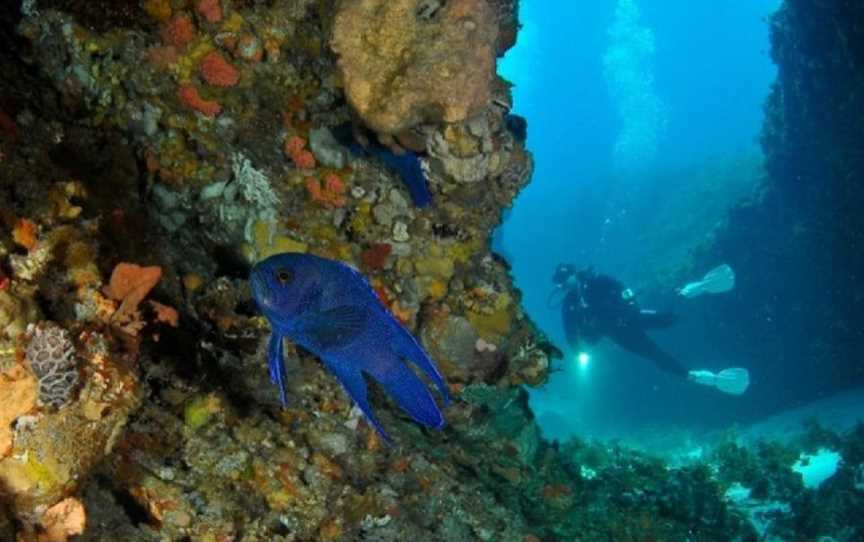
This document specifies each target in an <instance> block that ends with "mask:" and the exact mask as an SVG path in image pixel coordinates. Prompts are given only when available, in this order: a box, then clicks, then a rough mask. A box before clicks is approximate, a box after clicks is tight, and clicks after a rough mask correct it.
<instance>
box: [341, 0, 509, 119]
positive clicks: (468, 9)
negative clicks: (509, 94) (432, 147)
mask: <svg viewBox="0 0 864 542" xmlns="http://www.w3.org/2000/svg"><path fill="white" fill-rule="evenodd" d="M333 25H334V26H333V38H332V41H331V45H332V47H333V50H334V51H335V52H336V54H337V55H339V68H340V73H341V75H342V78H343V79H344V82H345V94H346V97H347V98H348V100H349V102H350V103H351V105H352V106H353V107H354V109H355V110H356V111H357V113H358V114H359V115H360V117H361V118H362V119H363V121H364V122H365V123H366V124H367V125H368V126H369V127H370V128H372V129H373V130H375V131H377V132H381V133H385V134H397V133H399V132H403V131H405V130H406V129H408V128H411V127H413V126H416V125H418V124H420V123H423V122H429V123H437V122H441V121H444V122H459V121H462V120H465V119H466V118H467V117H468V116H469V115H470V114H471V113H472V112H475V111H477V110H480V109H481V108H483V107H485V106H486V105H487V103H488V101H489V96H490V86H491V83H492V77H493V74H494V72H495V57H496V48H495V42H496V39H497V35H498V26H497V21H496V19H495V17H494V15H493V12H492V10H491V9H490V7H489V4H488V3H487V2H486V0H451V1H448V2H427V1H424V0H374V1H363V2H357V1H349V2H341V3H340V7H339V11H338V12H337V14H336V16H335V18H334V22H333Z"/></svg>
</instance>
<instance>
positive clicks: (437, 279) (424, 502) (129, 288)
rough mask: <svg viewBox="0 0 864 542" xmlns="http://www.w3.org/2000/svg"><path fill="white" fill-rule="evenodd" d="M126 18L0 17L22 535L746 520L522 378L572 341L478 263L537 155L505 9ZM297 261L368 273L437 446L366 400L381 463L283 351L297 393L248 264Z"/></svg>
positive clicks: (494, 530) (268, 11)
mask: <svg viewBox="0 0 864 542" xmlns="http://www.w3.org/2000/svg"><path fill="white" fill-rule="evenodd" d="M107 3H110V2H108V0H99V1H98V2H92V3H86V2H84V3H82V2H78V1H73V0H64V1H60V0H57V1H56V2H47V1H46V2H44V3H43V2H37V3H34V2H25V5H26V6H28V7H29V9H27V10H25V13H24V17H23V20H21V21H20V22H19V21H18V19H19V17H20V14H19V10H17V9H15V10H14V16H11V17H10V13H12V12H11V11H10V10H9V9H8V8H7V7H2V8H0V22H2V23H3V30H4V32H2V33H0V40H7V39H8V37H9V36H13V35H15V30H16V29H17V32H18V36H19V38H20V41H23V42H25V44H26V46H25V45H23V44H22V43H20V42H19V41H15V40H9V41H11V42H14V43H11V45H10V47H6V48H0V61H2V62H3V65H4V66H6V67H7V68H8V69H7V71H6V74H8V75H9V77H5V78H3V79H0V113H2V114H0V153H2V157H3V158H2V160H3V167H2V168H0V221H2V224H4V225H6V224H8V225H11V226H14V227H13V228H12V229H13V230H14V231H12V232H11V233H7V232H6V230H2V231H0V362H2V363H0V369H2V371H0V386H2V387H3V389H6V390H7V391H9V392H10V397H9V398H10V399H11V398H13V397H12V396H13V395H14V398H15V399H16V400H15V401H11V400H10V401H6V400H5V399H6V396H5V395H2V394H0V409H3V410H4V411H3V412H0V419H2V421H4V425H6V426H7V427H9V428H10V430H9V431H8V432H5V433H4V434H3V435H0V437H2V439H0V446H2V449H0V452H2V454H3V456H2V457H0V493H2V498H3V502H4V503H6V504H7V505H9V506H10V507H11V508H12V509H13V510H14V512H15V514H17V517H18V519H19V522H20V524H21V525H22V527H23V526H26V528H24V531H25V532H24V533H23V534H22V537H24V536H28V537H29V538H22V539H24V540H28V542H29V540H31V539H36V538H37V535H38V534H44V533H42V532H41V531H40V532H37V531H36V530H34V529H36V526H38V525H41V529H44V530H45V532H49V531H50V532H54V531H55V530H56V531H58V532H60V533H61V534H59V535H58V536H59V537H62V536H65V535H64V534H62V533H67V534H72V533H74V532H77V531H78V530H79V529H80V525H81V521H80V519H81V511H82V510H81V509H80V508H79V506H78V505H77V504H75V503H79V502H80V504H81V506H82V507H83V510H84V512H85V513H86V517H87V521H86V529H85V533H84V534H83V535H82V540H94V541H95V540H99V541H101V540H111V539H122V540H124V541H126V540H128V541H139V540H147V541H150V540H155V539H162V540H184V539H189V540H240V539H243V540H286V541H301V540H322V541H329V540H376V541H381V542H386V541H403V540H418V541H419V540H442V541H450V540H503V541H519V540H536V539H538V538H541V539H543V540H576V539H588V540H629V539H635V538H637V537H641V538H653V539H658V540H679V539H685V538H686V537H688V536H691V537H692V536H694V535H693V534H692V533H693V532H696V533H697V534H698V536H701V537H704V538H705V539H714V540H725V539H734V538H735V536H736V535H744V534H747V531H746V530H744V529H742V528H741V524H740V521H738V518H736V517H734V516H730V515H729V514H726V513H724V511H725V504H724V501H723V499H722V498H721V496H720V495H721V494H722V492H721V491H720V490H719V489H718V486H717V485H716V483H715V482H714V481H713V480H711V479H709V478H708V477H707V475H705V473H703V472H701V471H698V470H697V471H689V470H686V471H681V470H676V471H674V474H673V475H670V474H669V471H668V470H667V469H666V468H665V466H663V465H661V464H659V462H657V461H653V460H649V459H646V458H645V457H644V456H641V455H638V454H632V453H630V452H626V451H623V450H617V449H615V450H610V449H607V448H606V447H604V446H600V445H596V446H593V445H592V446H587V445H582V444H580V443H573V444H572V445H570V446H569V447H561V446H558V445H557V444H553V443H548V442H545V441H544V440H543V439H542V438H541V436H540V431H539V428H538V426H537V424H536V423H535V422H534V419H533V415H532V413H531V411H530V409H529V408H528V403H527V393H526V392H525V391H524V390H523V389H522V386H523V385H532V386H533V385H540V384H542V383H543V382H544V381H545V380H546V378H547V376H548V373H549V371H550V363H551V361H552V360H553V359H554V357H555V356H556V350H555V348H554V347H553V346H552V345H550V344H548V342H547V341H545V339H544V338H543V337H542V335H541V334H539V333H538V331H537V330H536V329H535V328H534V326H533V325H532V324H531V322H530V320H529V319H528V318H527V316H526V315H525V313H524V312H523V310H522V307H521V305H520V294H519V292H518V291H517V290H516V289H515V288H514V286H513V284H512V281H511V277H510V275H509V270H508V267H507V265H506V263H505V262H503V261H501V260H500V259H499V258H497V257H496V256H495V255H493V254H492V253H491V251H490V249H489V246H488V239H489V238H490V237H491V234H492V231H493V230H494V228H495V227H496V226H497V225H498V224H499V222H500V218H501V212H502V209H504V208H506V207H508V206H509V205H511V204H512V201H513V198H514V197H515V196H516V194H517V193H518V192H519V191H520V190H521V189H522V188H523V187H524V186H525V185H526V184H527V182H528V181H529V180H530V177H531V173H532V169H533V162H532V158H531V156H530V154H529V153H528V152H527V151H526V149H525V147H524V126H522V127H521V128H519V129H516V130H514V128H513V124H512V123H509V124H508V122H507V120H506V118H505V115H506V110H507V109H508V108H509V106H510V96H509V88H508V85H507V84H506V83H505V82H503V81H502V80H499V79H495V78H494V70H495V58H496V55H498V54H500V53H501V52H502V50H503V49H504V48H506V47H507V46H508V44H509V43H512V32H513V30H514V29H515V25H514V21H515V14H516V11H517V10H516V2H513V1H504V0H500V1H499V0H496V1H493V2H487V1H486V0H448V1H446V2H444V1H434V0H427V1H422V2H421V1H416V0H414V1H412V0H392V1H384V0H344V1H342V2H339V3H338V4H337V3H335V2H333V1H332V0H318V1H316V0H285V1H280V2H240V1H236V2H229V1H221V2H213V1H211V0H202V1H195V2H182V1H173V0H142V1H141V2H131V1H130V2H123V3H122V6H123V9H122V10H118V11H117V12H104V11H103V10H101V9H96V8H98V7H101V6H105V5H106V4H107ZM91 4H92V5H91ZM119 5H120V4H118V6H119ZM94 6H95V7H94ZM36 8H40V9H36ZM103 13H104V15H103ZM4 14H5V15H4ZM508 25H509V26H508ZM499 27H500V28H505V27H506V28H509V30H506V31H507V32H510V35H509V37H507V38H506V39H503V40H502V39H501V34H500V33H499ZM331 46H332V49H333V51H331V50H330V48H331ZM333 52H335V53H336V55H334V54H333ZM217 58H218V59H219V60H218V61H215V60H214V59H217ZM22 59H26V61H27V62H30V64H25V63H24V61H23V60H22ZM337 59H338V60H337ZM490 87H491V88H490ZM34 89H35V90H34ZM490 93H491V95H490ZM6 96H11V97H13V98H14V99H9V100H6V99H5V97H6ZM358 116H359V117H360V119H361V120H362V121H363V122H365V123H366V124H367V125H368V126H369V127H370V128H371V129H373V130H374V131H376V132H378V133H379V135H397V136H398V139H399V141H400V142H401V143H402V144H403V145H404V146H406V147H410V148H411V149H412V150H413V151H415V152H417V153H418V154H417V155H414V156H415V158H416V160H417V162H415V163H412V164H411V165H412V168H411V170H412V171H413V172H414V173H415V174H416V173H417V171H420V172H422V179H421V180H422V182H423V183H424V187H425V188H426V189H428V192H429V199H430V200H431V202H429V204H428V205H427V206H425V207H418V206H416V205H414V204H412V199H411V193H410V191H409V190H407V189H406V187H405V184H406V183H405V182H403V181H404V180H405V179H404V178H403V177H402V175H401V173H402V171H401V170H399V168H395V167H391V166H390V165H388V160H387V158H393V156H390V155H388V154H387V153H388V152H389V151H388V150H387V149H386V148H383V147H382V148H380V149H378V151H379V154H378V158H376V157H375V155H373V154H371V153H355V152H352V151H353V150H355V148H356V145H353V144H351V143H359V141H357V140H354V141H353V142H351V141H348V142H346V141H345V138H343V137H340V135H344V132H346V131H347V132H349V133H350V132H351V127H350V126H348V125H349V124H350V123H351V121H352V120H356V118H357V117H358ZM346 127H347V128H348V129H347V130H346V129H345V128H346ZM407 128H412V130H410V131H409V133H405V130H406V129H407ZM350 138H351V136H350V135H349V136H348V139H350ZM409 141H410V145H409V144H408V143H407V142H409ZM349 146H350V147H351V148H350V149H349ZM382 156H383V157H384V159H381V157H382ZM400 156H403V155H400ZM389 162H390V163H393V162H397V163H402V162H399V160H395V159H393V160H390V161H389ZM58 179H63V181H61V182H58ZM414 180H415V181H416V180H417V179H414ZM286 251H291V252H310V253H314V254H317V255H319V256H324V257H328V258H332V259H338V260H340V261H343V262H346V263H348V264H350V265H353V266H354V267H356V268H357V269H358V270H359V271H360V272H361V273H363V275H364V276H366V277H367V278H368V279H369V281H370V283H371V285H372V287H373V288H374V289H375V291H376V293H377V294H378V296H379V298H380V300H381V301H382V303H383V304H384V305H386V307H387V308H388V309H389V310H390V311H391V312H392V313H393V314H394V315H395V316H396V317H397V318H398V319H399V320H400V321H401V322H402V323H404V325H405V326H406V327H407V328H408V329H410V331H411V332H412V333H413V334H414V335H415V336H416V337H418V338H419V339H420V340H421V342H422V343H423V346H424V347H425V348H426V349H427V350H428V351H429V352H430V353H431V355H432V356H433V357H434V358H435V361H436V362H437V363H438V364H439V366H440V368H441V370H442V372H443V373H444V376H445V379H446V381H447V383H448V384H449V385H450V388H451V393H452V395H453V396H454V398H455V400H454V401H453V402H452V404H451V405H449V406H448V407H447V408H445V409H444V415H445V417H446V420H447V426H446V427H445V429H444V430H443V431H441V432H438V431H426V430H424V429H423V428H422V427H420V426H418V425H417V424H414V423H412V422H411V421H410V420H408V419H406V418H405V417H404V416H403V415H402V413H401V412H400V411H399V410H398V409H397V408H395V406H394V405H392V404H390V403H388V402H387V399H386V398H385V397H384V396H383V395H382V394H378V393H377V392H375V391H374V390H373V391H372V392H371V393H370V399H371V400H372V402H373V403H375V407H376V412H377V414H378V415H379V416H380V418H381V421H382V423H383V424H384V425H385V426H386V427H387V428H388V430H389V431H390V432H391V435H392V436H393V437H394V438H395V439H396V440H397V442H398V446H397V447H393V448H388V447H385V446H384V445H383V444H382V442H381V441H380V440H379V439H378V438H377V437H376V434H375V433H374V431H372V430H370V428H369V427H368V425H367V424H366V423H365V422H364V421H363V419H362V417H360V416H359V414H358V412H357V410H356V409H354V408H352V404H351V403H350V400H349V399H348V398H347V396H346V395H345V394H344V393H343V391H342V389H341V388H340V385H339V383H338V382H337V381H336V380H335V379H334V378H333V377H332V376H331V375H329V374H328V373H327V372H325V371H323V370H322V368H321V366H320V363H319V361H318V360H316V359H315V358H314V357H312V356H310V355H309V354H308V353H305V352H303V351H302V350H301V349H299V348H295V347H294V346H293V345H291V344H290V343H287V342H286V344H285V358H286V359H285V361H286V371H287V372H288V375H289V377H288V381H289V390H288V392H289V398H290V401H289V405H288V408H286V409H284V410H283V409H281V408H280V407H279V401H278V393H277V390H276V388H275V387H274V386H273V385H272V384H271V382H270V381H269V378H268V374H267V369H266V363H265V352H266V349H267V346H266V344H267V338H268V335H269V329H268V328H267V325H266V322H265V321H264V320H263V319H262V318H261V317H260V315H258V314H257V313H256V310H255V308H254V305H253V303H252V300H251V297H250V292H249V286H248V283H247V280H246V277H247V274H248V270H249V265H250V263H251V262H252V261H255V260H256V259H260V258H262V257H265V256H268V255H271V254H274V253H278V252H286ZM123 262H128V263H123ZM112 270H113V272H112ZM109 277H110V279H109ZM151 288H152V289H153V290H152V292H151ZM172 307H173V308H172ZM44 321H51V322H56V323H57V325H59V326H62V327H63V329H66V330H68V337H67V338H68V340H69V341H71V343H72V345H73V347H74V351H75V354H76V357H77V358H78V363H79V365H78V368H79V374H78V377H79V384H78V385H77V386H76V387H75V390H74V391H73V392H72V393H71V401H70V402H69V403H68V404H66V405H64V406H63V407H62V408H59V409H57V410H56V411H53V410H49V409H42V408H41V407H40V406H39V405H38V404H36V403H37V402H36V388H37V383H36V379H35V377H33V376H32V375H30V374H29V372H28V369H27V367H26V365H25V358H26V357H27V356H26V354H27V344H26V332H25V330H26V329H27V328H28V325H29V324H36V323H38V322H44ZM31 350H32V352H31V357H34V358H38V357H39V352H37V350H39V349H37V348H35V347H34V348H33V349H31ZM67 350H68V349H63V352H66V351H67ZM13 392H14V394H13ZM133 412H134V417H132V421H131V423H128V424H127V423H126V422H127V420H128V419H130V416H132V413H133ZM583 467H584V468H583ZM634 488H636V489H634ZM667 488H668V489H667ZM676 488H683V489H686V491H679V492H678V493H680V494H681V495H685V497H683V498H681V500H686V501H688V502H687V503H682V504H688V503H689V504H691V505H692V503H700V506H699V507H696V506H678V502H677V501H676V503H675V504H674V505H669V504H668V502H669V501H668V498H667V496H668V495H669V494H670V493H671V492H674V491H677V489H676ZM70 498H73V499H77V500H76V501H69V500H68V499H70ZM703 510H708V511H710V513H707V512H702V511H703ZM658 514H660V515H662V520H658V521H653V522H652V518H654V517H657V516H658ZM73 520H74V521H73ZM58 524H63V525H65V527H64V529H55V528H56V527H57V525H58ZM7 527H9V528H12V526H11V524H10V523H9V522H6V521H3V517H2V514H0V535H3V534H5V532H6V531H8V529H7ZM28 529H29V530H28ZM586 533H587V534H586Z"/></svg>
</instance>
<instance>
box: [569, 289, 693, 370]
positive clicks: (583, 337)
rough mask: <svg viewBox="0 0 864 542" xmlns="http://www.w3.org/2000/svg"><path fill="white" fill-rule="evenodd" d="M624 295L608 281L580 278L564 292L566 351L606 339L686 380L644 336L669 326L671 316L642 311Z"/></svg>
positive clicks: (671, 359)
mask: <svg viewBox="0 0 864 542" xmlns="http://www.w3.org/2000/svg"><path fill="white" fill-rule="evenodd" d="M628 292H629V291H628V290H627V289H626V288H625V287H624V285H623V284H621V283H620V282H618V281H617V280H615V279H614V278H612V277H609V276H606V275H598V274H591V275H589V276H584V275H583V276H581V277H580V278H579V281H578V284H577V285H576V286H575V287H573V288H571V289H570V290H569V291H568V292H567V295H566V297H565V298H564V305H563V306H562V309H561V310H562V316H563V318H564V330H565V332H566V334H567V342H568V343H569V344H570V347H571V348H573V349H574V350H577V351H578V350H579V344H580V342H581V341H585V342H587V343H589V344H593V343H596V342H598V341H599V340H600V339H602V338H603V337H608V338H609V339H611V340H612V341H614V342H615V344H617V345H618V346H620V347H621V348H624V349H625V350H628V351H630V352H633V353H634V354H637V355H639V356H641V357H643V358H646V359H649V360H651V361H653V362H654V363H655V364H656V365H657V367H658V368H659V369H661V370H663V371H666V372H668V373H672V374H674V375H677V376H681V377H687V369H685V368H684V367H683V366H682V365H681V363H680V362H679V361H678V360H677V359H675V358H674V357H672V356H671V355H670V354H667V353H666V352H664V351H663V350H662V349H661V348H660V347H659V346H657V344H656V343H655V342H654V341H653V340H651V338H650V337H649V336H648V335H647V334H646V333H645V330H646V329H659V328H663V327H667V326H669V325H671V324H673V323H674V322H675V320H676V318H675V315H674V314H671V313H665V312H656V311H648V310H642V309H640V308H639V305H638V304H637V303H636V301H635V300H634V299H633V297H632V295H628Z"/></svg>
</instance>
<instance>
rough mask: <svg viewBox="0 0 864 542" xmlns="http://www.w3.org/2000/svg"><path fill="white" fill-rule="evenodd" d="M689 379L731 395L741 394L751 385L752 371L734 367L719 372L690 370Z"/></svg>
mask: <svg viewBox="0 0 864 542" xmlns="http://www.w3.org/2000/svg"><path fill="white" fill-rule="evenodd" d="M687 380H690V381H691V382H695V383H697V384H702V385H703V386H710V387H712V388H717V389H718V390H720V391H722V392H723V393H728V394H730V395H741V394H742V393H744V392H745V391H747V388H748V387H749V386H750V373H749V372H748V371H747V369H742V368H740V367H733V368H731V369H723V370H722V371H720V372H719V373H712V372H711V371H705V370H700V371H690V372H689V373H688V374H687Z"/></svg>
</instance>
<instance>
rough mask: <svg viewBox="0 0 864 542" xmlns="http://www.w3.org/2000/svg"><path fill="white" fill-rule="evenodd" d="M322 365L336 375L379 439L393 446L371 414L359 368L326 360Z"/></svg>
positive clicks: (364, 383)
mask: <svg viewBox="0 0 864 542" xmlns="http://www.w3.org/2000/svg"><path fill="white" fill-rule="evenodd" d="M324 363H325V365H326V366H327V368H328V369H330V371H331V372H332V373H333V374H334V375H336V378H337V379H338V380H339V382H340V383H341V384H342V387H343V388H345V391H346V392H347V393H348V396H349V397H351V399H352V400H353V401H354V403H355V404H356V405H357V406H358V407H359V408H360V410H361V411H362V412H363V414H364V415H365V416H366V419H367V420H369V423H370V424H372V427H374V428H375V431H377V432H378V434H379V435H381V438H383V439H384V440H385V441H386V442H387V443H388V444H393V440H392V439H391V438H390V435H388V434H387V432H386V431H384V427H383V426H382V425H381V423H380V422H379V421H378V419H377V418H376V417H375V414H374V413H373V412H372V406H371V405H370V404H369V399H368V397H367V390H366V381H365V380H363V373H362V372H361V370H360V368H358V367H354V366H351V365H348V364H342V363H328V362H327V361H326V360H324Z"/></svg>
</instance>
